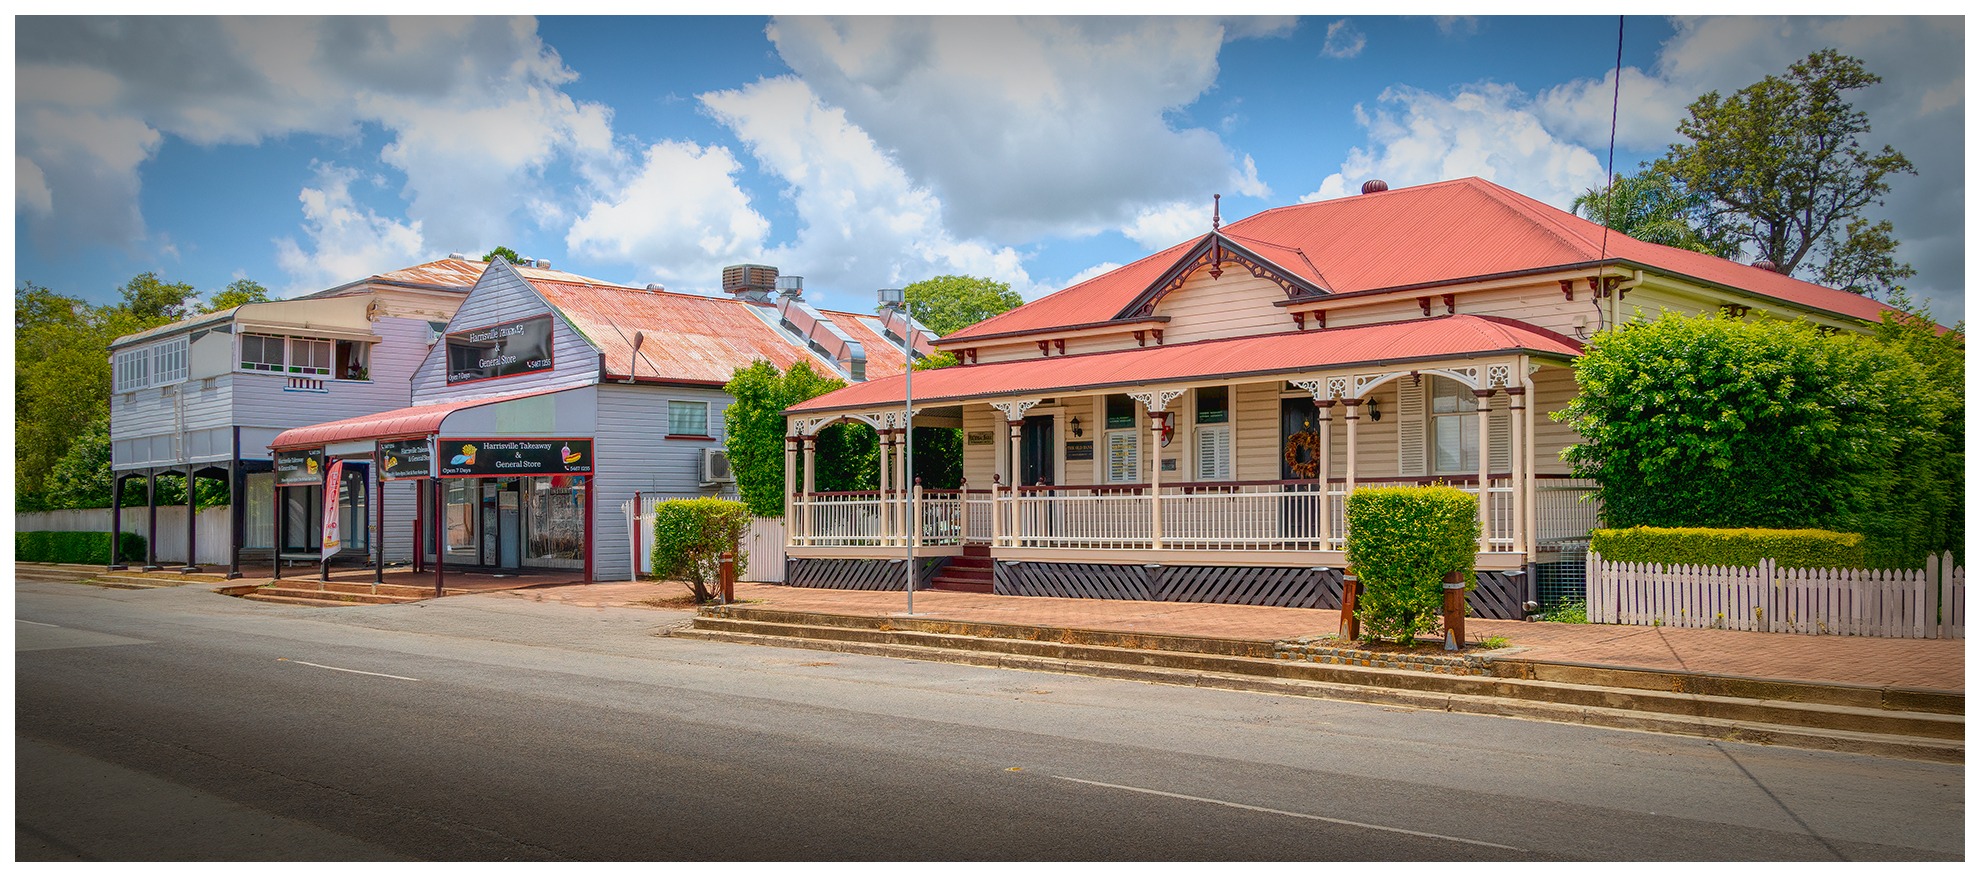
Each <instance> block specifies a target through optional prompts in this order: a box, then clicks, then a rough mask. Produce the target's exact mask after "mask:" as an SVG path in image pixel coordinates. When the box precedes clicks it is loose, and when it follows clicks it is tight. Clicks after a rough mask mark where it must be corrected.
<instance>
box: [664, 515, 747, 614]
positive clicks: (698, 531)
mask: <svg viewBox="0 0 1980 877" xmlns="http://www.w3.org/2000/svg"><path fill="white" fill-rule="evenodd" d="M747 532H749V507H748V506H746V505H744V504H742V503H739V502H734V501H731V500H726V499H670V500H667V501H666V502H662V503H660V504H659V505H656V506H654V508H653V574H654V575H656V576H659V577H661V578H663V579H678V580H682V581H685V582H687V585H688V589H689V590H691V591H693V592H694V602H696V603H707V602H709V601H711V600H713V599H715V592H714V590H713V589H712V588H711V586H712V585H714V584H715V583H716V582H718V581H719V580H720V579H719V576H720V569H721V560H722V553H723V552H725V551H733V552H735V553H736V556H735V563H736V566H737V568H739V569H740V568H743V567H745V566H747V565H748V558H747V555H745V554H744V553H743V551H742V549H741V545H742V538H743V535H744V534H745V533H747Z"/></svg>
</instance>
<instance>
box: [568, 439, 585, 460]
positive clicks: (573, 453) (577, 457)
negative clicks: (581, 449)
mask: <svg viewBox="0 0 1980 877" xmlns="http://www.w3.org/2000/svg"><path fill="white" fill-rule="evenodd" d="M582 459H584V455H583V454H580V453H578V452H576V451H573V450H571V444H570V442H565V443H564V465H566V466H569V465H570V464H572V463H575V462H577V461H579V460H582Z"/></svg>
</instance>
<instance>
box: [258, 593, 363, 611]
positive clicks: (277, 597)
mask: <svg viewBox="0 0 1980 877" xmlns="http://www.w3.org/2000/svg"><path fill="white" fill-rule="evenodd" d="M241 597H242V598H243V599H247V600H253V601H255V602H256V603H281V604H284V605H289V606H334V607H338V608H349V607H352V606H360V605H363V604H361V603H352V602H350V601H348V600H317V599H313V598H310V597H291V596H288V595H285V594H263V593H253V594H242V595H241Z"/></svg>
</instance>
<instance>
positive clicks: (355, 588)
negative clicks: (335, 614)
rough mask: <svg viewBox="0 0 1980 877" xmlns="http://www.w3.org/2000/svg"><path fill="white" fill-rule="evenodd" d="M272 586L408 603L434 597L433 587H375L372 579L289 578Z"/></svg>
mask: <svg viewBox="0 0 1980 877" xmlns="http://www.w3.org/2000/svg"><path fill="white" fill-rule="evenodd" d="M270 584H271V585H273V586H275V587H280V588H291V589H295V590H303V591H332V592H335V593H339V594H359V595H365V596H371V595H373V594H376V595H378V596H384V597H395V598H398V599H400V600H402V601H406V602H410V601H413V600H425V599H427V598H429V597H432V596H433V586H432V585H390V584H383V585H373V584H372V583H371V580H370V579H364V580H362V581H359V580H352V579H331V580H330V581H327V582H319V581H317V580H315V579H299V578H288V579H276V580H275V581H273V582H271V583H270Z"/></svg>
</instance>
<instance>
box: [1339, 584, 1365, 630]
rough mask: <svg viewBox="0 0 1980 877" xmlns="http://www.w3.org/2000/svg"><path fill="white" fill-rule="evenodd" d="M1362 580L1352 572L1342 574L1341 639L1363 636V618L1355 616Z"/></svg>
mask: <svg viewBox="0 0 1980 877" xmlns="http://www.w3.org/2000/svg"><path fill="white" fill-rule="evenodd" d="M1360 591H1361V580H1360V579H1359V578H1357V577H1356V576H1355V574H1354V573H1352V572H1350V573H1348V574H1346V575H1343V576H1341V639H1344V640H1357V639H1360V638H1361V619H1360V618H1357V617H1355V614H1354V609H1355V603H1356V602H1358V601H1359V598H1360V596H1361V594H1360Z"/></svg>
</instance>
